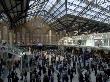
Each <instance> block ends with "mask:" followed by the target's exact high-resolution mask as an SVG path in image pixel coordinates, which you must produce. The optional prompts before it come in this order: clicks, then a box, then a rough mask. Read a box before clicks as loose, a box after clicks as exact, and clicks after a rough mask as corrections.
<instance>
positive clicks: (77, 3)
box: [0, 0, 110, 32]
mask: <svg viewBox="0 0 110 82" xmlns="http://www.w3.org/2000/svg"><path fill="white" fill-rule="evenodd" d="M35 16H38V17H39V16H40V17H42V18H43V20H44V22H46V23H48V24H49V25H50V26H51V27H53V28H55V30H59V29H60V30H68V31H70V30H71V31H79V32H81V31H88V32H94V31H100V32H106V31H110V0H1V1H0V18H1V19H0V21H2V20H4V21H6V22H9V23H10V26H12V27H16V26H18V25H20V24H23V23H25V22H27V21H29V20H31V19H32V18H34V17H35Z"/></svg>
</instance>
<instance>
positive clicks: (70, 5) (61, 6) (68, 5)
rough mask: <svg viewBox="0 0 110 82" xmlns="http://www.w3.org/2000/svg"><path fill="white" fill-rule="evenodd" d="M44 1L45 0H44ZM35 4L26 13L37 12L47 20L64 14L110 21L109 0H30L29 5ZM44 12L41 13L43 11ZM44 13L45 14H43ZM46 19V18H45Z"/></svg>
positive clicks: (52, 19)
mask: <svg viewBox="0 0 110 82" xmlns="http://www.w3.org/2000/svg"><path fill="white" fill-rule="evenodd" d="M45 1H46V0H45ZM34 4H37V5H35V6H34V7H33V8H32V9H30V10H29V11H28V13H35V12H36V13H37V11H40V12H39V14H38V13H37V14H38V15H41V16H43V14H44V16H43V17H44V19H45V20H46V21H48V22H50V21H52V22H53V21H54V20H56V18H60V17H62V16H64V15H65V14H71V15H75V16H79V17H84V18H88V19H91V20H96V21H100V22H104V23H108V24H109V23H110V1H109V0H47V1H46V2H43V0H42V1H41V2H40V1H39V3H38V1H35V0H31V1H30V5H34ZM42 11H43V12H45V13H43V12H42ZM45 15H46V16H45ZM47 19H48V20H47Z"/></svg>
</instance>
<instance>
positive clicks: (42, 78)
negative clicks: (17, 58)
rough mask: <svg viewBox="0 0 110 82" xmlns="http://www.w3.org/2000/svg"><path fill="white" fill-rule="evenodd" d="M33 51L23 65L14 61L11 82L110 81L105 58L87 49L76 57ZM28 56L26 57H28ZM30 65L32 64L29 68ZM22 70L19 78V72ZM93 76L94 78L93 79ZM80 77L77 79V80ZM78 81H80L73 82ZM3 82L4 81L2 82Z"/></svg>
mask: <svg viewBox="0 0 110 82" xmlns="http://www.w3.org/2000/svg"><path fill="white" fill-rule="evenodd" d="M56 52H57V50H56V51H52V52H50V51H37V50H36V51H34V52H33V56H32V57H29V61H28V62H27V58H28V57H25V58H24V60H26V61H25V62H24V64H26V65H24V64H23V65H24V67H23V68H22V70H21V68H20V67H21V63H20V62H15V63H14V65H13V66H12V68H11V69H9V70H8V75H7V81H8V82H109V81H108V80H109V76H110V69H109V67H110V64H109V62H107V61H105V60H104V59H103V58H99V57H96V56H95V55H94V54H93V53H91V52H89V51H87V50H85V51H84V52H83V53H80V54H74V53H70V52H67V51H64V53H63V54H56ZM25 56H27V55H25ZM27 64H29V65H27ZM3 66H5V64H4V63H3V59H2V60H1V62H0V75H1V72H3V70H2V69H3ZM16 69H19V70H20V75H19V74H18V72H17V71H16ZM92 75H93V76H94V77H95V78H92ZM76 76H77V78H76ZM74 79H77V80H74ZM94 79H95V80H94ZM1 80H2V78H1ZM0 82H3V81H0Z"/></svg>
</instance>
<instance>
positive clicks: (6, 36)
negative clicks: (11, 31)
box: [3, 26, 8, 41]
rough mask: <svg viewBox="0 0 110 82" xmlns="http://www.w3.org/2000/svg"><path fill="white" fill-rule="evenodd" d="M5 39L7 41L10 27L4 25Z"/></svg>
mask: <svg viewBox="0 0 110 82" xmlns="http://www.w3.org/2000/svg"><path fill="white" fill-rule="evenodd" d="M3 40H5V41H7V40H8V27H7V26H4V27H3Z"/></svg>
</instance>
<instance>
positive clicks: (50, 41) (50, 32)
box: [49, 30, 52, 44]
mask: <svg viewBox="0 0 110 82" xmlns="http://www.w3.org/2000/svg"><path fill="white" fill-rule="evenodd" d="M49 44H52V31H51V30H49Z"/></svg>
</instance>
